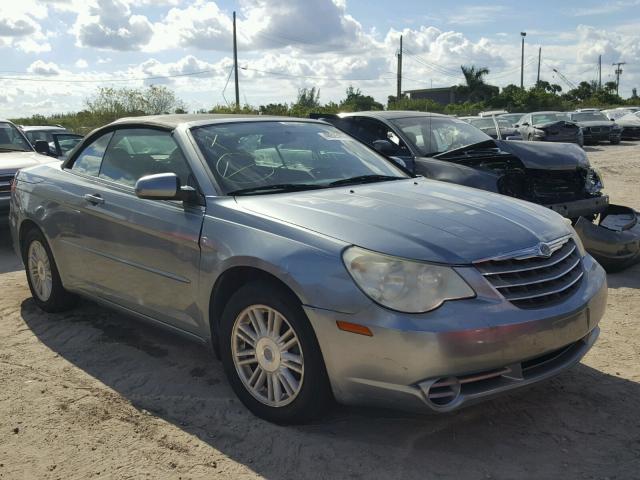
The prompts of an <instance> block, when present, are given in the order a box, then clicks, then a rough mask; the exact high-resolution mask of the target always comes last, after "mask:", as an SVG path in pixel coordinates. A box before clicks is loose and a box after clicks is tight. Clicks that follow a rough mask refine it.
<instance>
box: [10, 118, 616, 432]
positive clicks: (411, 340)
mask: <svg viewBox="0 0 640 480" xmlns="http://www.w3.org/2000/svg"><path fill="white" fill-rule="evenodd" d="M10 223H11V230H12V235H13V240H14V243H15V247H16V251H17V252H18V253H19V255H20V256H21V257H22V258H23V260H24V263H25V266H26V270H27V278H28V282H29V286H30V288H31V292H32V294H33V298H34V300H35V302H36V304H37V305H39V306H40V307H41V308H42V309H43V310H45V311H47V312H55V311H60V310H63V309H66V308H70V307H71V306H72V305H73V303H74V300H75V298H76V296H77V295H82V296H85V297H89V298H91V299H93V300H96V301H99V302H102V303H104V304H106V305H107V306H110V307H114V308H117V309H119V310H121V311H123V312H126V313H128V314H132V315H134V316H136V317H139V318H141V319H144V320H148V321H150V322H152V323H154V324H157V325H161V326H164V327H167V328H169V329H171V330H173V331H175V332H178V333H181V334H184V335H186V336H188V337H191V338H193V339H195V340H197V341H200V342H202V343H207V344H210V345H211V346H212V347H213V349H214V350H215V352H216V353H217V355H218V356H219V357H220V358H221V360H222V362H223V365H224V369H225V372H226V374H227V376H228V379H229V382H230V384H231V386H232V387H233V389H234V391H235V392H236V394H237V395H238V397H239V398H240V399H241V401H242V402H243V403H244V404H245V405H246V406H247V407H248V408H249V409H250V410H251V411H252V412H254V413H255V414H256V415H258V416H260V417H262V418H265V419H268V420H270V421H274V422H278V423H295V422H304V421H308V420H309V419H310V418H313V417H315V416H318V415H319V414H320V413H321V412H322V411H323V410H324V409H325V407H326V406H327V405H329V404H330V401H331V400H332V399H333V398H335V399H336V400H337V401H339V402H341V403H345V404H359V405H361V404H367V405H382V406H393V407H397V408H404V409H411V410H416V409H417V410H422V411H435V412H445V411H450V410H454V409H456V408H459V407H461V406H463V405H467V404H471V403H473V402H476V401H478V400H481V399H483V398H487V397H490V396H493V395H496V394H499V393H502V392H507V391H510V390H513V389H516V388H519V387H523V386H526V385H529V384H532V383H534V382H537V381H539V380H543V379H546V378H549V377H551V376H553V375H555V374H557V373H559V372H561V371H563V370H565V369H566V368H568V367H570V366H571V365H573V364H575V363H577V362H578V361H579V360H580V359H581V358H582V356H583V355H584V354H585V353H586V352H587V351H588V350H589V348H590V347H591V346H592V345H593V343H594V342H595V341H596V338H597V337H598V332H599V329H598V322H599V320H600V318H601V317H602V315H603V312H604V309H605V304H606V295H607V293H606V291H607V289H606V279H605V275H604V271H603V270H602V268H601V267H600V266H599V265H598V264H597V263H596V262H595V261H594V260H593V259H592V258H591V257H590V256H589V255H588V254H585V251H584V249H583V247H582V245H581V243H580V240H579V238H578V237H577V236H576V234H575V232H574V230H573V229H572V228H571V226H570V225H568V224H567V223H566V222H565V221H564V220H563V219H562V217H561V216H560V215H558V214H557V213H555V212H553V211H551V210H549V209H546V208H544V207H541V206H537V205H534V204H531V203H527V202H524V201H521V200H516V199H512V198H507V197H505V196H502V195H497V194H493V193H488V192H484V191H481V190H476V189H472V188H468V187H463V186H458V185H453V184H450V183H444V182H439V181H433V180H427V179H424V178H421V177H413V176H411V175H409V174H408V173H406V172H405V171H404V170H403V169H402V168H401V167H398V166H396V165H395V164H394V163H393V162H392V161H391V160H389V159H387V158H386V157H383V156H381V155H380V154H378V153H377V152H376V151H374V150H373V149H371V148H369V147H367V146H365V145H363V144H361V143H359V142H357V141H356V140H354V139H352V138H351V137H349V136H347V135H345V134H344V133H342V132H341V131H339V130H337V129H336V128H335V127H333V126H331V125H329V124H326V123H323V122H320V121H315V120H302V119H291V118H278V117H266V116H259V117H258V116H253V117H251V116H249V117H243V116H237V115H228V116H217V115H206V116H202V115H186V116H185V115H170V116H157V117H141V118H130V119H123V120H120V121H117V122H115V123H112V124H110V125H108V126H106V127H104V128H101V129H99V130H96V131H94V132H93V133H92V134H90V135H89V136H88V137H87V138H86V139H85V140H83V142H82V143H81V144H80V145H79V146H78V147H77V148H76V149H75V150H74V151H73V153H72V154H71V156H70V157H69V158H68V159H67V160H66V161H65V162H64V163H62V164H48V165H42V166H38V167H33V168H28V169H24V170H21V171H20V172H19V174H18V175H17V177H16V181H15V182H14V184H13V195H12V203H11V213H10Z"/></svg>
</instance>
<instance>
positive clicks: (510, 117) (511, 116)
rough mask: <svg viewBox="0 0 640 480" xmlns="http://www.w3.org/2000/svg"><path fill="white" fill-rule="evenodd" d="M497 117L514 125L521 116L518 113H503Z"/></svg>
mask: <svg viewBox="0 0 640 480" xmlns="http://www.w3.org/2000/svg"><path fill="white" fill-rule="evenodd" d="M498 118H500V119H501V120H505V121H507V122H508V123H509V125H515V124H516V123H518V120H520V119H521V118H522V114H520V113H505V114H504V115H500V116H499V117H498Z"/></svg>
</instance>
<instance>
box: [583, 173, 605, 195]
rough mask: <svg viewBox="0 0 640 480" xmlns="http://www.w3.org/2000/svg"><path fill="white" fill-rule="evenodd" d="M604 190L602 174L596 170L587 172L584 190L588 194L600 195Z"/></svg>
mask: <svg viewBox="0 0 640 480" xmlns="http://www.w3.org/2000/svg"><path fill="white" fill-rule="evenodd" d="M603 188H604V182H603V181H602V177H601V176H600V173H599V172H598V171H597V170H596V169H594V168H590V169H589V170H588V171H587V176H586V178H585V185H584V189H585V190H586V191H587V193H598V192H599V191H600V190H602V189H603Z"/></svg>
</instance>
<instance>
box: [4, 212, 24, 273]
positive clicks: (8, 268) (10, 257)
mask: <svg viewBox="0 0 640 480" xmlns="http://www.w3.org/2000/svg"><path fill="white" fill-rule="evenodd" d="M23 269H24V267H23V266H22V262H21V261H20V259H19V258H18V257H17V256H16V254H15V252H14V251H13V246H12V244H11V234H10V233H9V225H8V224H5V223H0V274H3V273H9V272H15V271H17V270H23Z"/></svg>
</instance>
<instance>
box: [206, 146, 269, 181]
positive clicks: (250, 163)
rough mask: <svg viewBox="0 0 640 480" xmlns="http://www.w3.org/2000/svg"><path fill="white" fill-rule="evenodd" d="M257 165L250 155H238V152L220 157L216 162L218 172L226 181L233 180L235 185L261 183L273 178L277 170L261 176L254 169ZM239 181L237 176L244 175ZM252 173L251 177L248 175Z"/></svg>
mask: <svg viewBox="0 0 640 480" xmlns="http://www.w3.org/2000/svg"><path fill="white" fill-rule="evenodd" d="M255 166H256V163H255V161H254V159H253V157H251V155H249V154H248V153H238V152H228V153H225V154H223V155H221V156H220V158H218V161H217V162H216V172H218V175H220V176H221V177H222V178H224V179H225V180H231V181H233V182H234V183H247V184H251V183H258V182H260V181H263V180H266V179H268V178H270V177H272V176H273V175H274V174H275V172H276V170H275V168H273V167H272V168H271V171H270V172H267V173H265V174H261V173H260V172H259V171H257V170H256V169H254V168H253V167H255ZM242 173H244V175H241V177H245V178H240V179H238V178H237V177H236V175H238V174H242ZM248 173H250V175H247V174H248ZM234 177H236V178H234Z"/></svg>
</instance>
